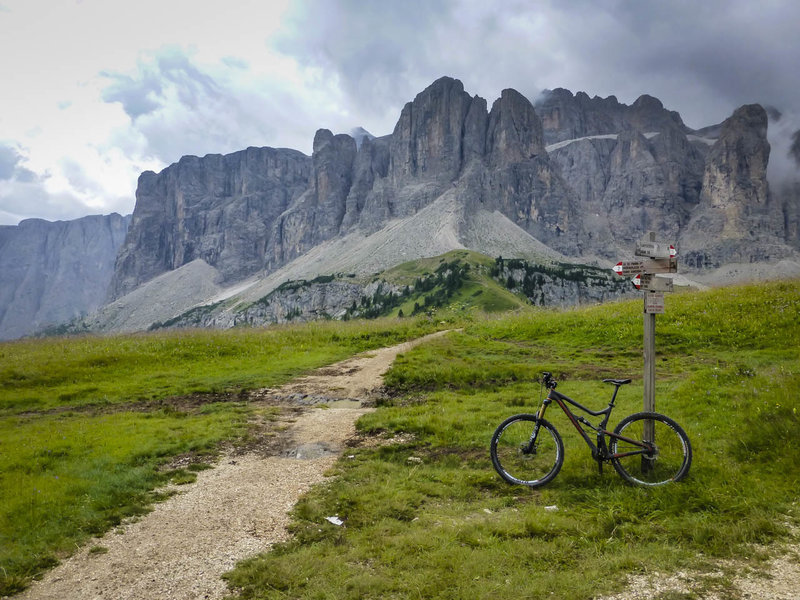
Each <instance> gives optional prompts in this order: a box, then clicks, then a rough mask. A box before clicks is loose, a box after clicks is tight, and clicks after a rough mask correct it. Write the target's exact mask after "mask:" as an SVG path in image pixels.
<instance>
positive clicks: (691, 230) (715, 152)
mask: <svg viewBox="0 0 800 600" xmlns="http://www.w3.org/2000/svg"><path fill="white" fill-rule="evenodd" d="M769 153H770V147H769V143H768V142H767V113H766V111H765V110H764V109H763V108H762V107H761V106H759V105H757V104H751V105H747V106H743V107H741V108H739V109H738V110H736V111H735V112H734V113H733V115H732V116H731V117H730V118H729V119H727V120H726V121H725V122H724V123H723V124H722V128H721V131H720V136H719V139H718V140H717V141H716V143H715V144H714V145H713V147H712V148H711V150H710V152H709V154H708V157H707V160H706V165H705V171H704V173H703V183H702V190H701V194H700V202H699V204H698V206H697V208H696V209H695V211H694V212H693V213H692V215H691V221H690V222H689V223H688V225H687V227H686V228H685V229H684V230H683V231H682V232H681V245H682V247H683V249H684V260H685V261H686V262H687V263H688V264H689V265H690V266H692V267H695V268H703V267H718V266H720V265H722V264H725V263H731V262H744V263H752V262H761V261H770V260H777V259H780V258H784V257H786V256H787V255H788V254H789V253H790V248H789V247H787V245H786V242H787V237H786V233H787V232H786V222H785V209H786V208H787V207H786V206H784V205H782V203H781V201H780V200H779V199H778V198H776V197H775V196H773V194H771V193H770V189H769V185H768V183H767V164H768V162H769ZM795 206H796V204H795ZM790 233H791V232H790Z"/></svg>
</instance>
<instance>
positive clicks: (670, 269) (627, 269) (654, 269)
mask: <svg viewBox="0 0 800 600" xmlns="http://www.w3.org/2000/svg"><path fill="white" fill-rule="evenodd" d="M613 269H614V272H615V273H616V274H617V275H621V276H623V277H631V276H633V275H638V274H640V273H677V272H678V259H677V258H674V257H673V258H656V259H645V260H622V261H620V262H618V263H617V264H616V265H614V267H613Z"/></svg>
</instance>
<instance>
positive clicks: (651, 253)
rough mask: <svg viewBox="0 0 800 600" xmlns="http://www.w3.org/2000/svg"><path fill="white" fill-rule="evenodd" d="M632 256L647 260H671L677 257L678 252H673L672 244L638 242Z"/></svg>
mask: <svg viewBox="0 0 800 600" xmlns="http://www.w3.org/2000/svg"><path fill="white" fill-rule="evenodd" d="M633 254H634V256H646V257H647V258H672V257H673V256H677V255H678V251H677V250H675V246H673V245H672V244H661V243H659V242H639V244H638V245H637V246H636V250H635V251H634V253H633Z"/></svg>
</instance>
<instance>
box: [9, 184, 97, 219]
mask: <svg viewBox="0 0 800 600" xmlns="http://www.w3.org/2000/svg"><path fill="white" fill-rule="evenodd" d="M0 183H2V185H0V215H2V219H3V221H4V222H5V224H8V225H16V224H17V223H18V222H19V221H21V220H22V219H25V218H29V217H31V216H36V217H39V218H42V219H47V220H48V221H59V220H67V219H77V218H79V217H82V216H85V215H86V214H88V212H89V209H88V207H87V206H86V205H85V204H84V203H83V202H82V201H81V199H80V198H78V197H77V196H74V195H72V194H69V193H57V194H50V193H48V192H47V191H46V190H45V188H44V185H43V182H42V181H41V180H36V181H33V182H20V181H10V182H0Z"/></svg>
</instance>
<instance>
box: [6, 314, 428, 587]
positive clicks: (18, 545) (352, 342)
mask: <svg viewBox="0 0 800 600" xmlns="http://www.w3.org/2000/svg"><path fill="white" fill-rule="evenodd" d="M437 327H442V325H440V324H439V323H438V322H437V323H436V324H434V323H432V322H430V321H429V320H426V319H403V320H381V321H372V322H368V323H366V322H358V323H314V324H310V325H307V326H302V327H298V326H284V327H273V328H269V329H241V330H233V331H226V332H219V331H170V332H159V333H148V334H138V335H124V336H107V337H80V338H55V339H44V340H22V341H16V342H7V343H2V344H0V389H2V396H0V596H3V595H5V594H10V593H14V592H16V591H19V590H20V589H22V588H24V587H25V585H26V584H27V582H28V581H29V580H30V578H31V577H33V576H35V575H37V574H38V573H40V572H41V571H42V570H43V569H45V568H48V567H50V566H52V565H54V564H56V563H57V562H58V560H59V559H60V558H62V557H63V556H65V555H67V554H69V553H70V552H71V551H74V549H75V548H76V547H77V546H78V545H80V544H81V543H84V542H85V541H86V540H87V539H88V538H89V536H92V535H100V534H102V533H103V532H105V531H107V530H108V529H109V528H111V527H113V526H115V525H117V524H118V523H120V522H121V520H122V519H124V518H125V517H129V516H135V515H139V514H142V513H143V512H146V511H147V510H148V508H149V505H150V504H151V503H152V502H153V501H155V500H158V499H159V498H160V497H161V494H160V493H158V492H154V490H156V489H157V488H158V487H159V486H161V485H163V484H165V483H166V482H168V481H172V482H173V483H177V484H181V483H190V482H192V481H194V479H195V478H196V471H197V470H201V469H202V468H204V467H207V464H204V463H195V464H192V465H191V466H190V467H189V468H187V469H179V470H172V471H170V470H168V469H166V470H165V465H168V464H169V462H170V460H171V459H172V458H173V457H176V456H182V455H185V454H191V455H194V456H195V457H196V458H198V460H199V458H202V457H204V456H209V457H211V456H213V454H214V452H215V449H216V448H217V447H218V445H219V444H220V442H222V441H224V440H231V439H237V438H242V437H243V436H246V424H245V423H246V420H247V417H248V415H249V414H250V413H251V411H252V409H251V408H250V407H248V406H247V405H246V404H245V403H242V402H239V401H238V398H239V397H238V394H237V393H238V392H239V391H240V390H242V389H246V388H255V387H262V386H271V385H276V384H280V383H282V382H285V381H287V380H288V379H291V378H293V377H295V376H296V375H298V374H300V373H303V372H306V371H308V370H309V369H312V368H315V367H318V366H321V365H324V364H329V363H331V362H334V361H336V360H340V359H343V358H345V357H347V356H351V355H352V354H355V353H357V352H360V351H362V350H368V349H372V348H378V347H383V346H387V345H392V344H394V343H399V342H401V341H404V340H407V339H411V338H415V337H418V336H420V335H423V334H425V333H429V332H431V331H433V330H434V329H435V328H437ZM222 393H224V395H220V394H222ZM214 394H216V395H214ZM220 399H222V400H225V401H224V402H218V401H217V400H220Z"/></svg>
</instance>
